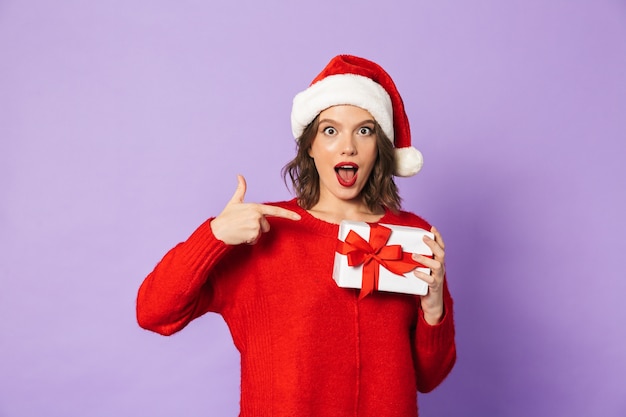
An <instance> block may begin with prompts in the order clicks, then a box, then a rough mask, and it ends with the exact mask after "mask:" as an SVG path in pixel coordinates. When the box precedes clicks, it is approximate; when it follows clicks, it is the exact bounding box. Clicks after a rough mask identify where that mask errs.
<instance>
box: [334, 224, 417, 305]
mask: <svg viewBox="0 0 626 417" xmlns="http://www.w3.org/2000/svg"><path fill="white" fill-rule="evenodd" d="M368 224H369V226H370V238H369V242H368V241H367V240H365V239H363V238H362V237H361V236H360V235H359V234H358V233H356V232H355V231H354V230H350V231H349V232H348V235H347V236H346V240H345V241H341V240H339V239H338V240H337V245H336V249H335V250H336V251H337V252H339V253H340V254H342V255H346V256H347V258H348V265H350V266H359V265H363V278H362V282H361V293H360V295H359V299H362V298H363V297H365V296H367V295H368V294H370V293H372V292H373V291H374V290H378V276H379V270H380V266H382V267H385V268H386V269H388V270H389V271H391V272H393V273H394V274H397V275H404V274H405V273H407V272H409V271H412V270H413V269H415V268H417V267H425V266H424V265H422V264H421V263H419V262H417V261H415V260H413V258H412V254H411V253H409V252H403V251H402V246H401V245H387V241H388V240H389V236H391V229H390V228H388V227H385V226H382V225H380V224H378V223H368ZM403 278H404V277H403Z"/></svg>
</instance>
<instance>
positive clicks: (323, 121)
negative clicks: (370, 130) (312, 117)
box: [318, 119, 376, 125]
mask: <svg viewBox="0 0 626 417" xmlns="http://www.w3.org/2000/svg"><path fill="white" fill-rule="evenodd" d="M318 123H319V124H322V123H331V124H336V123H339V122H337V121H336V120H333V119H322V120H320V121H319V122H318ZM366 123H371V124H376V121H375V120H373V119H365V120H363V121H361V122H359V123H357V125H363V124H366Z"/></svg>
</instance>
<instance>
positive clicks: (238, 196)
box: [228, 175, 247, 204]
mask: <svg viewBox="0 0 626 417" xmlns="http://www.w3.org/2000/svg"><path fill="white" fill-rule="evenodd" d="M246 189H247V185H246V179H245V178H244V177H243V175H237V189H236V190H235V194H233V196H232V197H231V198H230V201H229V202H228V204H233V203H243V199H244V197H245V196H246Z"/></svg>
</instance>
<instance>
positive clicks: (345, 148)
mask: <svg viewBox="0 0 626 417" xmlns="http://www.w3.org/2000/svg"><path fill="white" fill-rule="evenodd" d="M341 146H342V151H341V154H342V155H350V156H353V155H356V145H355V143H354V139H353V138H352V136H351V135H346V137H345V138H344V140H343V143H342V144H341Z"/></svg>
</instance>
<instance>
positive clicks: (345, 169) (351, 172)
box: [335, 163, 359, 187]
mask: <svg viewBox="0 0 626 417" xmlns="http://www.w3.org/2000/svg"><path fill="white" fill-rule="evenodd" d="M358 170H359V166H358V165H357V164H354V163H341V164H337V165H335V172H336V173H337V181H339V184H341V185H343V186H344V187H352V186H353V185H354V183H355V182H356V177H357V175H356V173H357V171H358Z"/></svg>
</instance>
